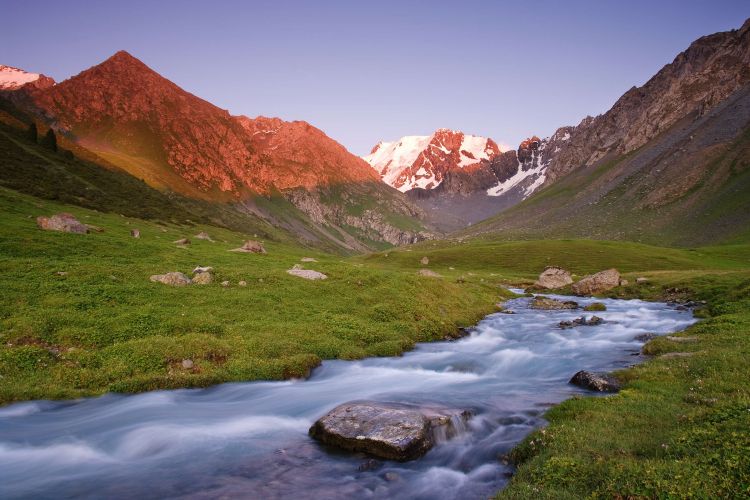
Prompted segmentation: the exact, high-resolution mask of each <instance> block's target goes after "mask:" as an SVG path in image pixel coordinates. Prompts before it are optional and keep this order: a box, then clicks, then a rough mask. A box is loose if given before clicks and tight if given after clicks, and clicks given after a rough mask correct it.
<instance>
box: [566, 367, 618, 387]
mask: <svg viewBox="0 0 750 500" xmlns="http://www.w3.org/2000/svg"><path fill="white" fill-rule="evenodd" d="M570 383H571V384H573V385H577V386H578V387H583V388H584V389H589V390H591V391H596V392H617V391H619V390H620V383H619V382H618V381H617V379H615V378H614V377H611V376H609V375H606V374H598V373H592V372H587V371H585V370H581V371H580V372H578V373H576V374H575V375H573V378H571V379H570Z"/></svg>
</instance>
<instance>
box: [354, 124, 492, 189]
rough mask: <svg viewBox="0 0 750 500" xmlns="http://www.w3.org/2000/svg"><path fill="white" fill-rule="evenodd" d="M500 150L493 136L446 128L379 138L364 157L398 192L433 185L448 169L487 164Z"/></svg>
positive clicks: (443, 177) (432, 186) (439, 181)
mask: <svg viewBox="0 0 750 500" xmlns="http://www.w3.org/2000/svg"><path fill="white" fill-rule="evenodd" d="M500 153H501V151H500V148H499V147H498V145H497V144H496V143H495V141H493V140H492V139H488V138H486V137H479V136H475V135H466V134H464V133H463V132H460V131H456V130H448V129H439V130H437V131H435V133H434V134H432V135H411V136H406V137H402V138H401V139H399V140H398V141H394V142H379V143H378V144H376V145H375V147H374V148H372V151H371V152H370V154H369V155H367V156H365V157H364V160H365V161H366V162H367V163H369V164H370V165H371V166H372V168H373V169H375V171H376V172H377V173H378V174H379V175H380V177H381V179H382V180H383V182H385V183H386V184H388V185H390V186H393V187H394V188H396V189H398V190H399V191H401V192H406V191H409V190H410V189H415V188H420V189H435V188H436V187H438V186H439V185H440V184H441V183H442V182H443V180H444V179H445V176H446V174H447V173H448V172H450V171H453V170H460V169H464V168H466V169H469V170H471V169H473V168H476V167H477V166H478V165H481V164H487V163H489V161H490V160H492V159H493V158H495V157H496V156H497V155H499V154H500Z"/></svg>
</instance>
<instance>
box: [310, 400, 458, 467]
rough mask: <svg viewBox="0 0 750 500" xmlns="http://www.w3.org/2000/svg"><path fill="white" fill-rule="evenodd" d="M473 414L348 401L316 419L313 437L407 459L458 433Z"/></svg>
mask: <svg viewBox="0 0 750 500" xmlns="http://www.w3.org/2000/svg"><path fill="white" fill-rule="evenodd" d="M470 417H471V413H470V412H468V411H463V410H456V409H447V408H421V407H416V406H410V405H404V404H395V403H375V402H354V403H345V404H343V405H340V406H337V407H336V408H334V409H333V410H331V411H330V412H328V414H326V415H324V416H323V417H321V418H320V419H319V420H318V421H317V422H315V424H314V425H313V426H312V427H311V428H310V436H312V437H313V438H315V439H317V440H318V441H320V442H322V443H324V444H327V445H331V446H336V447H338V448H343V449H345V450H350V451H358V452H364V453H368V454H370V455H374V456H376V457H378V458H384V459H388V460H398V461H407V460H414V459H416V458H419V457H421V456H422V455H424V454H425V453H427V451H428V450H429V449H430V448H432V446H433V445H434V443H435V441H436V438H437V437H438V436H439V437H445V438H450V437H453V436H455V435H456V434H458V433H459V432H460V431H461V430H462V429H463V428H464V426H465V423H466V421H468V419H469V418H470Z"/></svg>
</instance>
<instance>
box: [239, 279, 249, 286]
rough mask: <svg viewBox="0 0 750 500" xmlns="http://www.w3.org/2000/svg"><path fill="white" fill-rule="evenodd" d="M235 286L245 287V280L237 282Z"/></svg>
mask: <svg viewBox="0 0 750 500" xmlns="http://www.w3.org/2000/svg"><path fill="white" fill-rule="evenodd" d="M237 285H238V286H247V281H245V280H240V281H238V282H237Z"/></svg>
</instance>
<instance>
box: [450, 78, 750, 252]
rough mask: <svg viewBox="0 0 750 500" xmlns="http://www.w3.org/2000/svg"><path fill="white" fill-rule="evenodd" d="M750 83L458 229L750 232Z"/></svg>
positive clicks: (521, 233) (632, 237)
mask: <svg viewBox="0 0 750 500" xmlns="http://www.w3.org/2000/svg"><path fill="white" fill-rule="evenodd" d="M749 123H750V88H747V89H744V90H742V91H739V92H737V93H736V94H735V95H734V96H733V97H732V98H730V99H728V100H727V101H726V102H725V103H722V104H721V106H719V107H718V108H717V109H715V110H713V111H712V112H711V113H709V114H707V115H705V116H702V117H699V116H692V115H691V116H688V117H686V118H685V119H684V120H682V121H681V122H679V123H677V124H676V125H675V126H673V127H672V128H671V129H669V130H667V131H665V132H663V133H662V134H661V135H659V136H658V137H656V138H655V139H653V140H652V141H650V142H649V143H648V144H646V145H644V146H642V147H641V148H639V149H637V150H635V151H632V152H631V153H629V154H627V155H624V156H613V155H610V156H608V157H606V158H605V159H603V160H602V161H601V162H599V163H597V164H594V165H591V166H582V167H580V168H577V169H575V170H573V171H572V172H571V173H570V174H568V175H566V176H564V177H562V178H561V179H559V180H558V181H556V182H555V183H554V184H551V185H550V186H548V187H546V188H545V189H543V190H541V191H539V192H537V193H535V194H534V195H533V196H531V197H530V198H528V199H527V200H525V201H523V202H522V203H520V204H518V205H516V206H514V207H512V208H510V209H508V210H506V211H504V212H502V213H500V214H498V215H497V216H494V217H491V218H489V219H487V220H484V221H482V222H480V223H478V224H475V225H474V226H472V227H470V228H468V229H466V230H464V231H463V232H462V234H463V235H464V236H471V237H476V236H479V237H481V236H482V235H491V237H492V238H495V239H504V240H519V239H548V238H592V239H608V240H623V241H625V240H627V241H639V242H643V243H649V244H654V245H670V246H685V247H689V246H698V245H706V244H715V243H746V242H748V241H750V229H748V228H750V125H749Z"/></svg>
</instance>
